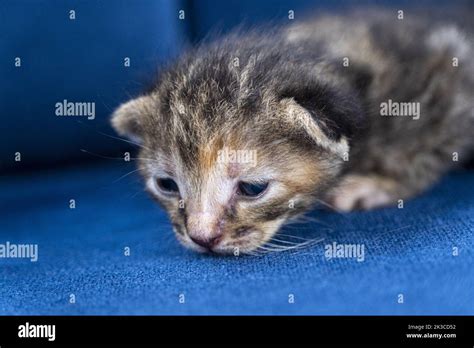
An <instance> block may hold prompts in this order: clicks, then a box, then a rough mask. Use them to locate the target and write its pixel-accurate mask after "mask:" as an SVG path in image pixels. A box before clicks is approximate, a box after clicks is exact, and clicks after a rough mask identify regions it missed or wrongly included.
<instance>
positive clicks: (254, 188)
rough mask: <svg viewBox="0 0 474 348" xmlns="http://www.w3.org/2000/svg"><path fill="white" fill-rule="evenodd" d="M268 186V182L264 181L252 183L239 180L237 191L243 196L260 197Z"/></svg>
mask: <svg viewBox="0 0 474 348" xmlns="http://www.w3.org/2000/svg"><path fill="white" fill-rule="evenodd" d="M267 187H268V182H264V183H251V182H244V181H241V182H239V185H238V188H237V193H238V194H239V195H241V196H246V197H258V196H261V195H262V194H263V193H264V192H265V190H266V189H267Z"/></svg>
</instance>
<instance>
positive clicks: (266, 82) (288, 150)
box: [112, 11, 474, 253]
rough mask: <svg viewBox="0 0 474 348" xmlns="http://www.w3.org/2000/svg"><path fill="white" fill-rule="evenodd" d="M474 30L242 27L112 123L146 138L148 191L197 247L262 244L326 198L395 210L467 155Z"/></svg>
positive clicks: (418, 24) (182, 63) (360, 20)
mask: <svg viewBox="0 0 474 348" xmlns="http://www.w3.org/2000/svg"><path fill="white" fill-rule="evenodd" d="M472 38H473V36H472V32H465V31H463V30H461V29H460V28H459V27H458V26H456V25H455V24H453V23H449V22H448V23H442V22H435V21H426V20H422V19H421V18H419V17H416V18H413V19H410V16H409V15H406V18H405V19H403V20H400V19H398V18H397V13H396V12H395V11H394V12H393V13H388V12H375V13H371V14H369V13H368V12H365V13H364V14H363V15H357V14H348V15H345V16H341V17H337V16H325V17H321V18H317V19H315V20H311V21H307V22H299V23H297V24H295V25H290V26H286V27H280V28H276V29H272V30H269V29H268V28H264V29H261V30H257V31H250V32H245V33H241V32H238V33H232V34H230V35H228V36H226V37H224V38H222V39H220V40H218V41H217V42H213V43H210V44H209V43H205V44H202V45H201V46H199V47H197V48H195V49H194V50H192V51H191V52H189V53H188V54H187V55H184V56H183V57H181V58H180V59H179V60H178V61H177V62H175V63H174V64H173V65H172V66H171V67H169V68H168V69H167V70H166V71H163V73H162V74H161V77H160V81H159V83H157V85H156V86H155V88H154V89H153V90H152V91H151V92H149V93H147V94H145V95H143V96H141V97H139V98H137V99H134V100H132V101H129V102H128V103H126V104H124V105H122V106H120V108H119V109H118V110H117V111H116V112H115V113H114V115H113V119H112V123H113V126H114V127H115V129H116V130H117V132H118V133H119V134H121V135H124V136H127V137H129V138H130V139H132V140H134V141H137V142H139V143H140V144H141V150H140V155H139V157H140V160H139V167H140V170H141V173H142V175H143V177H144V178H145V181H146V187H147V190H148V191H149V192H150V193H151V195H152V196H153V197H154V198H156V200H157V201H158V202H159V203H161V204H162V205H163V206H164V208H165V209H166V210H167V211H168V213H169V216H170V218H171V221H172V223H173V227H174V231H175V233H176V236H177V238H178V239H179V240H180V241H181V242H182V243H183V244H184V245H185V246H187V247H189V248H191V249H193V250H196V251H199V252H205V251H212V252H215V253H235V252H236V251H239V252H241V253H246V252H251V251H252V250H255V249H257V248H259V247H261V246H262V245H263V244H265V243H266V242H268V241H269V240H270V239H271V238H272V236H274V235H275V233H276V232H277V231H278V229H279V228H280V227H281V226H282V225H283V224H284V223H285V222H287V221H288V220H289V219H291V218H293V217H295V216H297V215H299V214H301V213H304V212H306V211H308V210H309V209H311V207H312V206H313V205H314V204H315V203H317V202H325V203H328V204H330V205H332V206H333V207H334V208H335V209H337V210H342V211H350V210H353V209H370V208H375V207H379V206H385V205H390V204H393V203H396V202H397V201H398V200H399V199H406V198H409V197H412V196H414V195H416V194H418V193H419V192H421V191H422V190H424V189H426V188H427V187H429V186H430V185H431V184H433V183H434V182H435V181H436V180H437V179H438V178H439V177H440V176H441V175H442V174H443V173H445V172H446V171H447V170H449V169H450V168H451V167H453V166H454V165H455V164H457V163H460V162H462V161H465V160H467V159H468V155H470V154H471V153H472V152H471V151H472V149H473V145H474V140H473V130H474V99H473V98H472V97H473V93H472V91H473V87H474V61H473V60H472V57H473V56H474V50H473V42H472ZM401 103H403V104H401ZM406 103H408V104H406ZM397 108H398V109H397ZM390 114H391V115H392V116H385V115H390ZM393 115H399V116H393ZM453 159H454V160H453ZM456 159H458V162H456Z"/></svg>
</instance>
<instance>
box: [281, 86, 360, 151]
mask: <svg viewBox="0 0 474 348" xmlns="http://www.w3.org/2000/svg"><path fill="white" fill-rule="evenodd" d="M280 97H281V99H280V103H281V104H282V106H283V107H284V110H285V117H286V118H287V120H288V121H289V122H290V123H292V124H294V125H296V126H297V127H302V128H303V129H304V130H305V131H306V133H307V134H308V135H309V136H310V137H311V139H313V141H314V142H316V143H317V144H318V145H319V146H321V147H323V148H324V149H326V150H328V151H330V152H332V153H334V154H336V155H338V156H340V157H342V158H343V159H345V158H347V155H348V153H349V149H350V142H351V140H353V139H354V138H355V137H356V136H358V135H359V134H360V133H362V130H363V128H364V127H363V125H364V124H365V122H364V120H363V114H362V112H361V108H360V106H359V104H358V103H357V101H356V99H355V98H353V97H351V96H347V95H340V94H339V93H335V92H333V91H331V90H329V89H328V88H324V87H317V88H305V87H304V86H303V87H301V86H300V87H297V88H294V89H293V88H292V89H287V90H286V91H284V92H283V93H282V94H281V95H280Z"/></svg>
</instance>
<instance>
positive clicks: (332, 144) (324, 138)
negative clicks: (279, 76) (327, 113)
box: [280, 98, 349, 158]
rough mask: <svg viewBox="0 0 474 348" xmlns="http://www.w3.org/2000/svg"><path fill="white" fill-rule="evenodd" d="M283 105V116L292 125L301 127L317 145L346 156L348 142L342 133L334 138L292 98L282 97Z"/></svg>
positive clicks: (281, 102)
mask: <svg viewBox="0 0 474 348" xmlns="http://www.w3.org/2000/svg"><path fill="white" fill-rule="evenodd" d="M280 104H281V105H282V106H283V107H284V113H285V118H286V119H287V122H289V124H291V126H292V127H297V128H302V129H304V131H305V132H306V133H307V134H308V136H309V137H310V138H311V139H312V140H313V141H314V142H315V143H316V144H318V145H319V146H321V147H322V148H324V149H326V150H328V151H329V152H332V153H334V154H336V155H337V156H339V157H341V158H346V157H347V155H348V153H349V142H348V140H347V138H346V137H345V136H344V135H341V136H340V137H338V138H336V137H334V136H333V135H332V134H330V132H328V129H327V126H326V125H325V124H323V122H318V121H316V120H315V119H314V118H313V116H312V115H311V113H310V112H309V111H308V110H307V109H306V108H304V107H302V106H301V105H300V104H298V103H297V102H296V101H295V100H294V99H293V98H284V99H282V100H281V101H280Z"/></svg>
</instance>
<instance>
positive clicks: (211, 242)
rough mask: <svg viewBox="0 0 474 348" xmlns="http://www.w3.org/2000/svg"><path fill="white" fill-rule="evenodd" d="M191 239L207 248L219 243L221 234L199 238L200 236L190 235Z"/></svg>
mask: <svg viewBox="0 0 474 348" xmlns="http://www.w3.org/2000/svg"><path fill="white" fill-rule="evenodd" d="M189 238H191V240H192V241H193V242H194V243H196V244H197V245H200V246H202V247H203V248H206V249H212V248H213V247H215V246H216V245H217V243H219V241H220V239H221V236H216V237H212V238H198V237H191V236H190V237H189Z"/></svg>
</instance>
